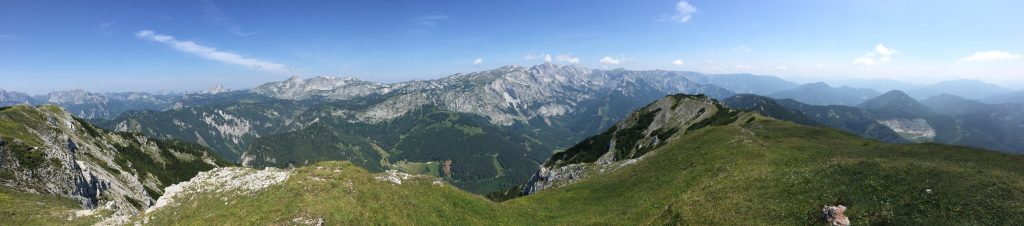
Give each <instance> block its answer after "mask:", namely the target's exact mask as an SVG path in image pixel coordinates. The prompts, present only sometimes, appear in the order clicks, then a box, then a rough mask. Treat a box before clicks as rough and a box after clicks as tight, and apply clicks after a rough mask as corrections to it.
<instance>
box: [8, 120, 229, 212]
mask: <svg viewBox="0 0 1024 226" xmlns="http://www.w3.org/2000/svg"><path fill="white" fill-rule="evenodd" d="M0 123H5V124H13V125H17V126H18V128H19V129H20V131H3V132H2V133H0V136H3V137H5V139H4V141H3V142H0V174H2V175H9V176H5V177H4V178H0V186H5V187H10V188H13V189H17V190H21V191H26V192H32V193H39V194H47V195H56V196H63V197H67V198H70V199H73V200H77V201H78V202H79V203H80V204H81V206H82V207H83V208H86V209H94V210H93V211H95V209H109V210H111V212H112V216H115V217H119V216H130V215H134V214H136V213H138V212H139V211H141V209H142V208H145V207H146V206H148V205H150V204H151V203H153V201H154V198H155V197H152V196H151V195H159V193H156V194H151V192H147V191H154V190H155V191H159V190H160V189H161V188H163V186H167V185H168V184H164V183H163V182H162V181H161V180H160V179H158V178H156V177H155V176H154V175H152V174H151V172H149V171H145V170H140V169H136V168H135V167H133V165H132V164H133V161H144V162H152V163H155V164H160V165H167V166H170V165H171V162H172V161H173V162H176V163H180V162H190V164H191V163H197V165H194V166H198V167H201V166H202V165H206V166H207V167H209V168H213V167H215V166H216V165H215V163H214V162H215V161H214V160H213V159H212V157H211V156H209V155H206V153H205V152H203V153H202V154H198V153H197V152H195V150H188V151H186V150H175V149H176V148H181V147H178V146H175V145H172V144H158V143H156V142H157V141H153V140H150V139H148V138H146V137H143V136H141V135H138V134H120V133H111V132H108V131H105V130H100V129H98V128H95V127H93V126H92V125H89V124H88V123H85V121H83V120H80V119H76V118H74V117H72V116H71V114H70V113H68V112H66V111H64V109H62V108H60V107H57V106H53V105H42V106H39V107H31V106H27V105H19V106H14V107H12V108H8V109H4V110H2V112H0ZM11 132H13V133H14V134H10V133H11ZM128 152H132V153H130V154H131V156H132V157H126V156H125V155H126V154H128ZM167 156H171V157H167ZM154 168H159V166H154ZM189 176H190V175H189ZM168 182H171V181H168ZM85 213H87V212H82V213H81V214H85ZM81 214H79V215H81Z"/></svg>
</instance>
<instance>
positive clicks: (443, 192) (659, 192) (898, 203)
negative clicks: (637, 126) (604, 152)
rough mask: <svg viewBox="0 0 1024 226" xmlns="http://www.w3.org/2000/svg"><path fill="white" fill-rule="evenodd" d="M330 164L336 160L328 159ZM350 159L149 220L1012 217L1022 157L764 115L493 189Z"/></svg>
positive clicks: (699, 221) (717, 221) (923, 221)
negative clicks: (599, 169) (620, 158)
mask: <svg viewBox="0 0 1024 226" xmlns="http://www.w3.org/2000/svg"><path fill="white" fill-rule="evenodd" d="M335 170H337V171H335ZM380 175H381V174H371V173H368V172H367V171H365V170H363V169H361V168H358V167H356V166H354V165H352V164H350V163H339V162H324V163H318V164H316V165H313V166H308V167H302V168H298V169H296V171H295V173H294V174H293V176H291V177H290V178H289V179H288V180H287V181H285V182H284V183H283V184H280V185H275V186H272V187H270V188H268V189H267V190H264V191H263V192H260V193H257V194H254V195H242V196H231V197H230V198H224V197H225V196H223V194H212V193H201V194H197V195H195V197H194V198H191V199H183V200H186V201H183V202H182V203H179V205H176V206H170V207H166V208H164V209H161V210H159V211H156V212H153V213H150V214H148V215H147V216H146V217H148V218H149V220H148V222H149V223H154V224H157V225H164V224H215V225H216V224H250V225H253V224H255V225H266V224H293V223H295V222H296V221H295V219H323V220H324V222H325V223H326V224H340V225H353V224H356V225H362V224H397V225H409V224H473V225H482V224H486V225H494V224H497V225H509V224H511V225H609V224H610V225H637V224H661V225H665V224H668V225H673V224H687V225H750V224H756V225H805V224H823V222H821V221H820V220H819V219H818V216H819V213H820V210H821V208H822V206H823V205H835V204H842V205H846V206H847V207H849V210H848V211H847V214H848V215H849V216H850V219H851V220H852V222H853V223H854V224H896V225H971V224H1013V223H1015V222H1022V220H1024V157H1022V156H1017V155H1010V154H1003V153H997V152H990V151H982V150H978V149H971V148H964V147H955V146H945V145H937V144H909V145H907V144H899V145H897V144H884V143H880V142H876V141H872V140H866V139H863V138H859V137H857V136H854V135H851V134H847V133H844V132H841V131H838V130H835V129H828V128H816V127H806V126H799V125H795V124H792V123H789V122H782V121H777V120H773V119H758V120H755V121H752V122H750V123H744V124H734V125H726V126H711V127H705V128H702V129H698V130H695V131H693V132H689V133H686V134H685V135H680V136H679V137H677V139H674V140H673V141H672V142H671V143H669V144H666V145H664V146H661V147H660V148H658V149H655V150H653V151H652V152H650V153H649V154H647V155H646V156H645V157H644V158H642V160H640V161H638V162H637V163H635V164H632V165H628V166H625V167H623V168H620V169H618V170H615V171H610V172H606V173H603V174H598V175H596V176H591V177H589V178H587V179H585V180H583V181H580V182H578V183H575V184H571V185H568V186H565V187H561V188H554V189H548V190H543V191H541V192H538V193H536V194H532V195H529V196H525V197H520V198H516V199H512V200H509V201H506V202H501V203H496V202H491V201H488V200H486V199H484V198H482V197H479V196H476V195H472V194H470V193H467V192H464V191H461V190H458V189H455V188H453V187H452V186H449V185H448V184H443V185H440V186H439V185H436V184H435V183H434V181H435V180H436V179H434V178H432V177H427V176H420V177H415V178H412V179H408V180H404V181H403V183H402V184H392V183H390V182H386V181H379V180H377V179H375V177H376V176H380Z"/></svg>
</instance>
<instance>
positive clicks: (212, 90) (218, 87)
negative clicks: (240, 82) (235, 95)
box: [201, 84, 231, 94]
mask: <svg viewBox="0 0 1024 226" xmlns="http://www.w3.org/2000/svg"><path fill="white" fill-rule="evenodd" d="M228 91H231V90H229V89H226V88H224V86H223V85H221V84H217V85H214V86H213V87H210V88H208V89H206V91H203V92H201V93H202V94H218V93H223V92H228Z"/></svg>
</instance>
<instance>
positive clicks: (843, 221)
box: [821, 205, 850, 226]
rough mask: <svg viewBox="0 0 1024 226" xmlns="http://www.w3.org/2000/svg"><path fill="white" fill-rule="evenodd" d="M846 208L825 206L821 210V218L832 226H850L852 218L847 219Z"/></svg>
mask: <svg viewBox="0 0 1024 226" xmlns="http://www.w3.org/2000/svg"><path fill="white" fill-rule="evenodd" d="M845 212H846V206H843V205H837V206H825V207H822V208H821V218H822V219H824V220H825V222H828V224H829V225H832V226H849V225H850V218H848V217H846V214H845Z"/></svg>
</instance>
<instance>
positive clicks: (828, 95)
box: [768, 82, 878, 106]
mask: <svg viewBox="0 0 1024 226" xmlns="http://www.w3.org/2000/svg"><path fill="white" fill-rule="evenodd" d="M768 96H770V97H773V98H778V99H794V100H797V101H800V102H803V103H808V104H813V105H846V106H856V105H858V104H860V103H862V102H864V101H865V100H868V99H871V98H873V97H876V96H878V93H877V92H875V91H874V90H870V89H856V88H852V87H848V86H842V87H836V88H833V87H832V86H829V85H828V84H826V83H824V82H816V83H807V84H803V85H800V86H798V87H796V88H793V89H790V90H784V91H779V92H775V93H772V94H769V95H768Z"/></svg>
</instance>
